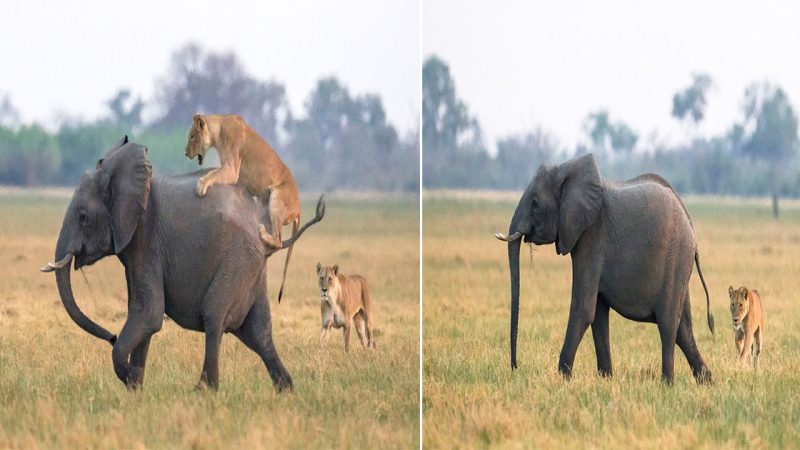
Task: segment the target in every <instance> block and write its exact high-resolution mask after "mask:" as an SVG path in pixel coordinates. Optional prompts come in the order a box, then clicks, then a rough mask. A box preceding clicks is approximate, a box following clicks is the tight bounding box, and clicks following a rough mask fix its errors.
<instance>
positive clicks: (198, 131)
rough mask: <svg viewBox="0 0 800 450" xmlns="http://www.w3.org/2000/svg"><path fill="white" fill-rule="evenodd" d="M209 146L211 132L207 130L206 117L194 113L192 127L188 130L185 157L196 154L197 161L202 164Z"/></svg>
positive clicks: (191, 156) (191, 157)
mask: <svg viewBox="0 0 800 450" xmlns="http://www.w3.org/2000/svg"><path fill="white" fill-rule="evenodd" d="M210 147H211V132H209V130H208V123H206V118H205V117H203V116H201V115H200V114H195V115H194V122H193V123H192V129H191V130H189V141H187V142H186V157H187V158H189V159H194V157H195V156H197V163H198V164H200V165H201V166H202V165H203V157H204V156H205V155H206V152H207V151H208V149H209V148H210Z"/></svg>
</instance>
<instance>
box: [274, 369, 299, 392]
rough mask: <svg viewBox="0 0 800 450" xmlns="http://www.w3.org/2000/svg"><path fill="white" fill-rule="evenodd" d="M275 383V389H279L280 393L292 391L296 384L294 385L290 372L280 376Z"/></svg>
mask: <svg viewBox="0 0 800 450" xmlns="http://www.w3.org/2000/svg"><path fill="white" fill-rule="evenodd" d="M273 384H274V385H275V390H277V391H278V393H283V392H292V391H293V390H294V386H293V385H292V377H291V376H289V374H288V373H287V374H285V375H282V376H280V377H278V379H277V380H275V381H274V382H273Z"/></svg>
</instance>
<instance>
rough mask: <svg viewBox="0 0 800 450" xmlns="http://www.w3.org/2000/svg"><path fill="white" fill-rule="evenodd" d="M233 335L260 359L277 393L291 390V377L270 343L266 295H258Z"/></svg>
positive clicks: (270, 323) (270, 328)
mask: <svg viewBox="0 0 800 450" xmlns="http://www.w3.org/2000/svg"><path fill="white" fill-rule="evenodd" d="M262 285H263V283H262ZM233 334H234V335H235V336H236V337H237V338H239V340H241V341H242V342H243V343H244V345H246V346H247V347H248V348H249V349H250V350H253V351H254V352H256V353H257V354H258V356H259V357H261V360H262V361H264V365H265V366H267V371H268V372H269V376H270V378H272V384H273V385H274V386H275V388H276V389H277V390H278V392H282V391H291V390H292V377H291V375H289V372H288V371H287V370H286V368H285V367H283V363H282V362H281V359H280V358H279V357H278V351H277V350H276V349H275V344H274V342H273V341H272V322H271V319H270V314H269V304H268V303H267V295H266V293H261V294H259V295H258V297H257V298H256V301H255V303H254V304H253V307H252V308H251V309H250V312H249V313H248V314H247V318H246V319H245V320H244V323H243V324H242V326H241V327H240V328H239V329H238V330H236V331H234V332H233Z"/></svg>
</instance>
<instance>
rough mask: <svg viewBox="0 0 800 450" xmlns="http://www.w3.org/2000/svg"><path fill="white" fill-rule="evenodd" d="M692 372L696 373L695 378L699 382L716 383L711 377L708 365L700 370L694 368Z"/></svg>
mask: <svg viewBox="0 0 800 450" xmlns="http://www.w3.org/2000/svg"><path fill="white" fill-rule="evenodd" d="M692 374H693V375H694V379H695V381H697V384H705V385H712V384H714V380H713V378H712V377H711V371H710V370H708V367H705V366H703V367H701V368H700V370H698V371H695V370H692Z"/></svg>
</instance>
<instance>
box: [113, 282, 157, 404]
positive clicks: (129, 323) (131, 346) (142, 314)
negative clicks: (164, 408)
mask: <svg viewBox="0 0 800 450" xmlns="http://www.w3.org/2000/svg"><path fill="white" fill-rule="evenodd" d="M150 276H155V275H153V274H147V275H140V276H135V275H134V274H133V273H131V272H130V271H129V270H127V269H126V271H125V279H126V280H127V282H128V319H127V320H126V321H125V325H124V326H123V327H122V331H121V332H120V333H119V337H118V338H117V342H115V343H114V349H113V350H112V351H111V359H112V361H113V362H114V372H115V373H116V374H117V378H119V379H120V380H121V381H122V382H123V383H125V386H126V387H128V389H136V388H138V387H140V386H141V385H142V383H143V382H144V365H145V361H146V359H147V350H148V347H149V345H150V337H151V336H152V335H153V334H154V333H156V332H158V331H159V330H160V329H161V325H162V324H163V321H164V291H163V286H161V285H159V284H158V283H151V282H148V281H146V280H150V279H151V278H147V277H150ZM143 277H145V278H144V279H145V281H140V280H142V279H143ZM156 278H157V277H156ZM129 358H130V362H129Z"/></svg>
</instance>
